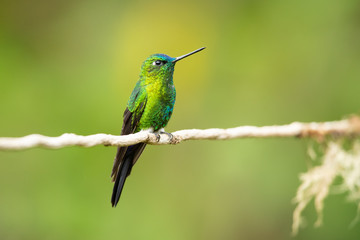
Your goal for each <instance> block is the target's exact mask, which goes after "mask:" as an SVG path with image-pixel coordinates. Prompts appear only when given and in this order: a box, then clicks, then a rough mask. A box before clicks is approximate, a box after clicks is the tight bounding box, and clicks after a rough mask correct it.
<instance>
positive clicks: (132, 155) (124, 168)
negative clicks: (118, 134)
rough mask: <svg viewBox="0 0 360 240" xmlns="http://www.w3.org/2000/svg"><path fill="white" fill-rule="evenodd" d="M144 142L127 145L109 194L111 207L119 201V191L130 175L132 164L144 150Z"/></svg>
mask: <svg viewBox="0 0 360 240" xmlns="http://www.w3.org/2000/svg"><path fill="white" fill-rule="evenodd" d="M145 146H146V144H145V143H139V144H136V145H132V146H129V147H128V148H127V150H126V153H125V156H123V160H122V161H121V164H120V166H119V170H118V171H117V173H116V176H115V178H116V180H115V184H114V188H113V193H112V196H111V204H112V206H113V207H116V205H117V203H118V202H119V199H120V195H121V192H122V190H123V187H124V184H125V180H126V178H127V177H128V176H129V175H130V172H131V169H132V166H133V165H134V164H135V162H136V160H137V159H138V158H139V157H140V155H141V153H142V152H143V151H144V148H145Z"/></svg>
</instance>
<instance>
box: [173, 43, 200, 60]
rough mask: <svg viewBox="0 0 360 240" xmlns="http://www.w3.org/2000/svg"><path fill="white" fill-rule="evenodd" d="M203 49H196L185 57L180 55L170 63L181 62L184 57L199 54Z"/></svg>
mask: <svg viewBox="0 0 360 240" xmlns="http://www.w3.org/2000/svg"><path fill="white" fill-rule="evenodd" d="M204 49H205V47H202V48H199V49H197V50H195V51H192V52H191V53H188V54H185V55H182V56H180V57H177V58H175V60H174V61H172V62H173V63H175V62H177V61H179V60H181V59H183V58H186V57H188V56H190V55H193V54H194V53H197V52H200V51H201V50H204Z"/></svg>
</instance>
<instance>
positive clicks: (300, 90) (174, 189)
mask: <svg viewBox="0 0 360 240" xmlns="http://www.w3.org/2000/svg"><path fill="white" fill-rule="evenodd" d="M359 43H360V3H359V1H356V0H348V1H342V0H334V1H328V0H315V1H314V0H305V1H285V0H274V1H265V0H263V1H251V0H246V1H245V0H241V1H230V0H223V1H190V0H183V1H173V2H172V1H140V0H139V1H138V0H134V1H96V0H94V1H81V0H75V1H74V0H71V1H70V0H55V1H45V0H33V1H26V0H17V1H11V0H5V1H2V3H1V7H0V123H1V124H0V136H12V137H16V136H23V135H27V134H31V133H41V134H45V135H50V136H57V135H60V134H62V133H64V132H73V133H77V134H84V135H87V134H94V133H109V134H119V132H120V129H121V124H122V113H123V110H124V109H125V106H126V102H127V99H128V97H129V95H130V93H131V91H132V88H133V87H134V85H135V82H136V81H137V79H138V74H139V69H140V66H141V63H142V61H143V60H144V59H145V58H146V57H148V56H149V55H150V54H153V53H165V54H168V55H170V56H173V57H175V56H179V55H182V54H185V53H187V52H190V51H192V50H195V49H197V48H199V47H203V46H206V47H207V49H206V50H204V51H202V52H201V53H198V54H196V55H194V56H192V57H191V58H190V57H189V58H187V59H186V60H184V61H182V62H179V63H178V64H177V66H176V70H175V75H174V81H175V85H176V88H177V102H176V105H175V111H174V114H173V117H172V119H171V121H170V123H169V125H168V127H167V130H168V131H170V132H171V131H175V130H180V129H188V128H210V127H221V128H227V127H235V126H240V125H271V124H286V123H290V122H292V121H329V120H338V119H341V118H343V117H344V116H347V115H349V114H352V113H358V110H359V90H360V80H359V79H360V44H359ZM308 144H309V142H308V141H306V140H300V139H264V140H262V139H240V140H231V141H190V142H185V143H182V144H180V145H176V146H149V147H147V149H146V151H145V152H144V153H143V155H142V157H141V159H140V160H139V161H138V163H137V164H136V166H135V167H134V168H133V171H132V174H131V176H130V177H129V178H128V180H127V183H126V185H125V190H124V192H123V195H122V197H121V199H120V203H119V205H118V207H117V208H115V209H113V208H111V205H110V196H111V191H112V183H111V182H110V171H111V167H112V162H113V158H114V155H115V152H116V148H114V147H103V146H97V147H93V148H88V149H85V148H80V147H68V148H64V149H59V150H46V149H31V150H26V151H20V152H0V239H52V240H56V239H89V240H91V239H173V240H176V239H267V240H270V239H276V240H279V239H280V240H281V239H359V236H360V225H359V223H358V224H357V225H355V226H354V227H352V228H350V227H349V226H350V223H351V221H352V220H353V219H354V218H355V216H356V209H357V208H356V205H355V204H353V203H347V201H346V195H345V194H342V195H334V196H331V197H329V198H327V200H326V201H325V209H324V225H323V226H322V227H320V228H314V227H313V223H314V222H315V219H316V214H315V210H314V208H313V206H312V205H310V206H309V207H308V208H307V209H306V211H305V213H304V215H305V217H306V220H307V225H306V226H305V228H303V229H302V230H301V231H300V232H299V234H298V235H297V236H295V237H293V238H292V237H291V224H292V211H293V210H294V207H295V206H294V204H293V203H292V199H293V197H294V196H295V193H296V189H297V187H298V185H299V178H298V177H299V174H300V173H302V172H305V171H306V170H307V169H308V166H310V165H311V164H312V163H311V160H309V157H307V155H306V149H307V146H308Z"/></svg>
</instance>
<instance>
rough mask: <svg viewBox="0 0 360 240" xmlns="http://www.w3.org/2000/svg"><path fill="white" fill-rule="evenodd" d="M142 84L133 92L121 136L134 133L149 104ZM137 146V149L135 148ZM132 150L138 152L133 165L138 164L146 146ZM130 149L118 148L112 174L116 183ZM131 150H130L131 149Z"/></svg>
mask: <svg viewBox="0 0 360 240" xmlns="http://www.w3.org/2000/svg"><path fill="white" fill-rule="evenodd" d="M140 84H141V82H140V81H139V82H137V84H136V86H135V88H134V90H133V92H132V93H131V96H130V99H129V102H128V106H127V108H126V109H125V111H124V116H123V126H122V129H121V135H128V134H131V133H134V132H135V130H136V128H137V126H138V124H139V121H140V119H141V116H142V114H143V112H144V109H145V106H146V102H147V94H146V90H145V89H144V88H143V87H141V85H140ZM135 146H136V147H135ZM130 147H131V150H134V151H136V154H134V159H133V163H132V164H134V163H135V162H136V160H137V159H138V158H139V156H140V154H141V153H142V151H143V150H144V148H145V144H139V146H137V145H134V146H130ZM128 148H129V147H118V150H117V153H116V157H115V160H114V165H113V169H112V172H111V177H112V181H113V182H114V181H115V179H116V176H117V174H118V171H119V169H120V166H121V164H123V161H124V157H125V154H126V152H127V150H128ZM129 150H130V149H129Z"/></svg>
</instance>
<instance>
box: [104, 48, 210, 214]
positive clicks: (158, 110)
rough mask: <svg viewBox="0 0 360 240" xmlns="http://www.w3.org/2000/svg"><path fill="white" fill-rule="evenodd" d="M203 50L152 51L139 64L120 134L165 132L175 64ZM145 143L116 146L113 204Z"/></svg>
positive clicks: (171, 99)
mask: <svg viewBox="0 0 360 240" xmlns="http://www.w3.org/2000/svg"><path fill="white" fill-rule="evenodd" d="M203 49H205V48H204V47H203V48H199V49H197V50H195V51H193V52H190V53H188V54H185V55H183V56H180V57H176V58H172V57H169V56H167V55H165V54H153V55H151V56H150V57H148V58H147V59H146V60H145V61H144V63H143V64H142V66H141V71H140V79H139V81H138V82H137V83H136V85H135V88H134V90H133V91H132V93H131V95H130V99H129V101H128V103H127V108H126V109H125V111H124V116H123V118H124V119H123V126H122V130H121V135H127V134H131V133H136V132H139V131H149V132H152V133H155V134H156V135H157V136H158V138H159V137H160V135H159V134H167V135H169V136H170V138H172V135H171V134H170V133H167V132H165V130H164V127H165V126H166V124H167V123H168V121H169V119H170V117H171V114H172V112H173V109H174V104H175V97H176V91H175V86H174V83H173V74H174V67H175V63H176V62H177V61H179V60H181V59H184V58H186V57H188V56H190V55H192V54H194V53H197V52H200V51H201V50H203ZM145 146H146V143H138V144H135V145H131V146H127V147H118V149H117V153H116V156H115V160H114V165H113V169H112V172H111V177H112V181H113V182H115V184H114V189H113V193H112V197H111V203H112V206H113V207H116V205H117V203H118V202H119V199H120V195H121V192H122V189H123V187H124V184H125V180H126V178H127V177H128V176H129V175H130V172H131V169H132V167H133V166H134V164H135V163H136V161H137V160H138V158H139V157H140V155H141V153H142V152H143V151H144V148H145Z"/></svg>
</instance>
